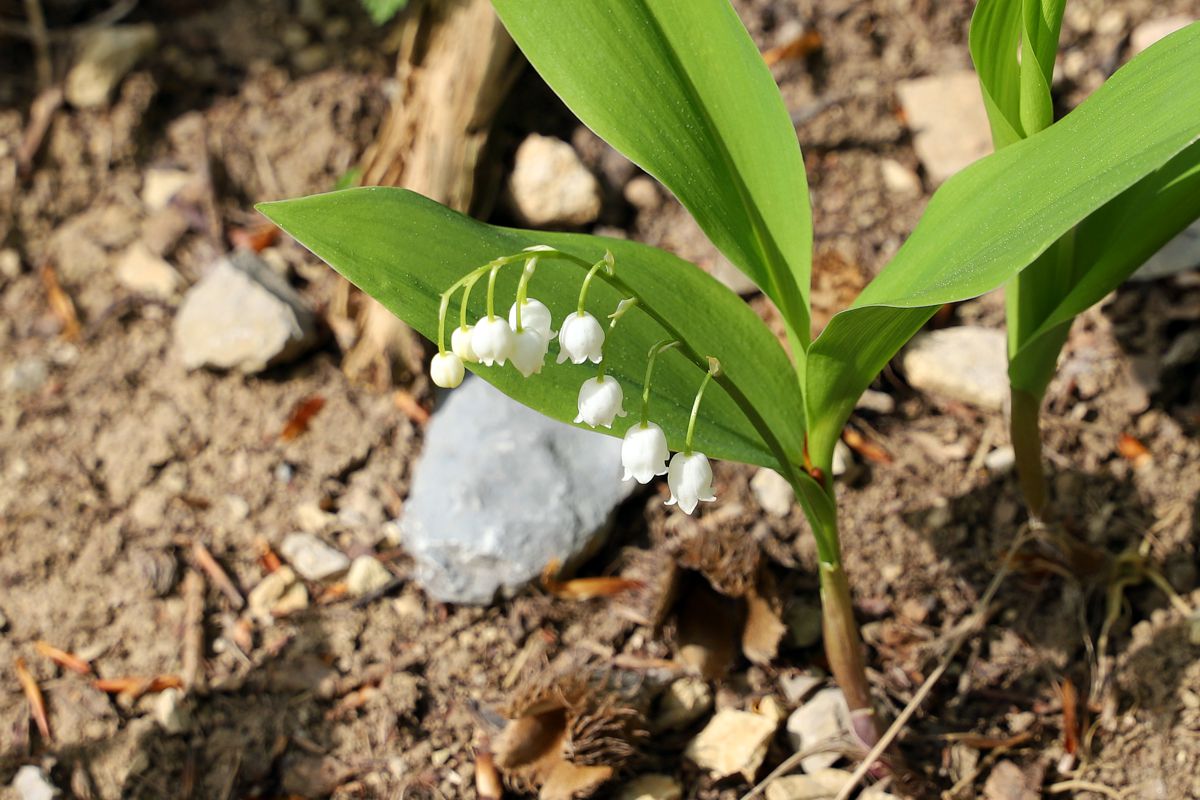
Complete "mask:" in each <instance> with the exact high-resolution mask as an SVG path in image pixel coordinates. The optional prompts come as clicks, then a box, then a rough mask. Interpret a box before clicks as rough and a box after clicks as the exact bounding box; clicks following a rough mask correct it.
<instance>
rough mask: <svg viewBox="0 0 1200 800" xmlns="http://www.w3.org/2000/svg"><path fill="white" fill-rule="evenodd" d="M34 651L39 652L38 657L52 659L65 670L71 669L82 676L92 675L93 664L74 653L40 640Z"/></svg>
mask: <svg viewBox="0 0 1200 800" xmlns="http://www.w3.org/2000/svg"><path fill="white" fill-rule="evenodd" d="M33 649H34V650H37V652H38V655H40V656H43V657H45V658H48V659H50V660H51V661H53V662H54V663H55V664H58V665H59V666H60V667H62V668H63V669H69V670H71V671H72V672H77V673H79V674H80V675H90V674H91V673H92V665H91V664H89V663H88V662H86V661H84V660H83V659H82V658H80V657H79V656H77V655H75V654H73V653H68V652H67V651H66V650H60V649H58V648H57V647H55V646H54V645H52V644H50V643H49V642H43V641H41V640H38V641H36V642H34V643H33Z"/></svg>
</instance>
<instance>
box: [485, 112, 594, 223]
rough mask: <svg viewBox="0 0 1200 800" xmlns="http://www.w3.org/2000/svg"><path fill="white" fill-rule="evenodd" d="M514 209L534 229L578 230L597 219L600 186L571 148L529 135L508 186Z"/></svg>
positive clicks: (518, 151) (517, 157)
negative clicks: (550, 227)
mask: <svg viewBox="0 0 1200 800" xmlns="http://www.w3.org/2000/svg"><path fill="white" fill-rule="evenodd" d="M508 188H509V193H510V195H511V197H512V202H513V206H514V208H515V211H516V212H517V214H518V215H519V216H520V217H521V219H522V220H523V221H524V222H526V223H528V224H529V225H534V226H555V225H558V226H563V225H568V226H580V225H587V224H588V223H589V222H594V221H595V220H596V218H597V217H598V216H599V215H600V203H601V194H600V183H599V181H597V180H596V176H594V175H592V173H591V172H589V171H588V169H587V167H585V166H584V164H583V162H582V161H581V160H580V158H579V156H578V154H576V152H575V149H574V148H572V147H571V145H569V144H567V143H566V142H564V141H562V140H561V139H555V138H553V137H551V136H542V135H540V134H536V133H534V134H530V135H529V136H528V137H527V138H526V139H525V141H523V142H522V143H521V146H520V147H518V148H517V155H516V161H515V163H514V164H513V172H512V176H511V177H510V178H509V182H508Z"/></svg>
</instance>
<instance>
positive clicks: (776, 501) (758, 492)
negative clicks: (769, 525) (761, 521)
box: [750, 467, 796, 517]
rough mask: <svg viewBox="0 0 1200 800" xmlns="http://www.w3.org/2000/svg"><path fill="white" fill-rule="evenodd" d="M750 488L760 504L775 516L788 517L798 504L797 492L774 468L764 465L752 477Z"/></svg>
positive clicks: (764, 509)
mask: <svg viewBox="0 0 1200 800" xmlns="http://www.w3.org/2000/svg"><path fill="white" fill-rule="evenodd" d="M750 490H751V491H752V492H754V497H755V499H756V500H758V504H759V505H760V506H762V509H763V511H766V512H767V513H768V514H770V515H771V516H773V517H786V516H787V515H788V514H790V513H791V512H792V507H793V506H794V505H795V504H796V492H795V490H793V489H792V485H791V484H790V483H788V482H787V479H786V478H784V477H783V476H782V475H780V474H779V473H778V472H776V471H775V470H773V469H767V468H766V467H763V468H761V469H759V470H758V472H756V473H754V477H753V478H751V479H750Z"/></svg>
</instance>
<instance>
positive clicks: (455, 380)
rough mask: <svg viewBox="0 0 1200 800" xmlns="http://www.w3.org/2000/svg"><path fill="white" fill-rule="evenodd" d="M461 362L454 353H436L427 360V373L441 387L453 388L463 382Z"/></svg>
mask: <svg viewBox="0 0 1200 800" xmlns="http://www.w3.org/2000/svg"><path fill="white" fill-rule="evenodd" d="M463 373H464V370H463V362H462V359H461V358H459V357H458V356H457V355H456V354H454V353H438V354H437V355H435V356H434V357H433V360H432V361H430V362H429V375H430V377H432V378H433V382H434V383H436V384H437V385H438V386H440V387H442V388H443V389H453V388H454V387H456V386H458V385H459V384H460V383H462V382H463Z"/></svg>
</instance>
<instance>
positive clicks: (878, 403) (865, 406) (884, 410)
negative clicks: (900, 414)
mask: <svg viewBox="0 0 1200 800" xmlns="http://www.w3.org/2000/svg"><path fill="white" fill-rule="evenodd" d="M854 407H855V408H856V409H858V410H859V411H874V412H875V413H876V414H891V413H892V412H893V411H895V410H896V399H895V398H894V397H892V396H891V395H890V394H888V393H887V392H877V391H875V390H874V389H866V390H865V391H863V393H862V396H861V397H859V398H858V402H857V403H855V404H854Z"/></svg>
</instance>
